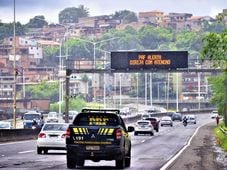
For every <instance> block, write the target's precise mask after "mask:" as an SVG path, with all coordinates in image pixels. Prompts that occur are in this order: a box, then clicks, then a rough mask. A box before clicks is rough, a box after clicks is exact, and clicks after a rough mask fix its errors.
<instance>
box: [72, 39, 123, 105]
mask: <svg viewBox="0 0 227 170" xmlns="http://www.w3.org/2000/svg"><path fill="white" fill-rule="evenodd" d="M118 38H120V37H112V38H109V39H105V40H101V41H97V42H94V41H89V40H86V39H82V38H76V39H78V40H81V41H84V42H87V43H91V44H93V46H94V48H93V60H94V61H93V69H94V70H95V68H96V45H97V44H101V43H104V42H107V41H111V40H115V39H118ZM99 50H100V49H99ZM93 77H94V76H93ZM94 90H96V88H94ZM94 101H96V92H95V91H94Z"/></svg>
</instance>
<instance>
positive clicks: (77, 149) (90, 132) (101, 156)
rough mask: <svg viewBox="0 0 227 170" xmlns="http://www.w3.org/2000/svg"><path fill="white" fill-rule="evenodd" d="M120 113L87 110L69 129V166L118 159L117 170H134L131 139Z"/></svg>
mask: <svg viewBox="0 0 227 170" xmlns="http://www.w3.org/2000/svg"><path fill="white" fill-rule="evenodd" d="M119 113H120V110H113V109H112V110H110V109H109V110H108V109H101V110H100V109H83V110H82V111H81V113H79V114H78V115H77V116H76V117H75V119H74V121H73V123H72V124H71V125H70V126H69V128H68V130H67V138H66V148H67V155H66V160H67V167H68V168H70V169H71V168H75V167H80V166H82V167H83V166H84V162H85V160H92V161H94V162H98V161H100V160H115V162H116V168H119V169H122V168H125V167H130V163H131V139H130V135H129V133H128V132H132V131H134V127H132V126H129V127H128V128H126V126H125V123H124V120H123V119H122V118H121V116H120V115H119Z"/></svg>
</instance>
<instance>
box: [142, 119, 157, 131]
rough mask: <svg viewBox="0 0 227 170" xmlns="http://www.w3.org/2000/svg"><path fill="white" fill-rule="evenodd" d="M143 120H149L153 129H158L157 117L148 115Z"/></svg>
mask: <svg viewBox="0 0 227 170" xmlns="http://www.w3.org/2000/svg"><path fill="white" fill-rule="evenodd" d="M145 120H149V121H150V122H151V124H152V125H153V127H154V130H156V132H158V131H159V122H160V119H159V118H157V117H148V118H146V119H145Z"/></svg>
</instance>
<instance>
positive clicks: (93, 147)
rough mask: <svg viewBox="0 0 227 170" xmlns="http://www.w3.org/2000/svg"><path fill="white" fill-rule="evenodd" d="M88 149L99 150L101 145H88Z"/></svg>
mask: <svg viewBox="0 0 227 170" xmlns="http://www.w3.org/2000/svg"><path fill="white" fill-rule="evenodd" d="M86 150H90V151H98V150H100V146H86Z"/></svg>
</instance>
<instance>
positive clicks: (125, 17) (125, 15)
mask: <svg viewBox="0 0 227 170" xmlns="http://www.w3.org/2000/svg"><path fill="white" fill-rule="evenodd" d="M113 18H114V19H117V20H121V21H122V23H123V24H128V23H131V22H137V21H138V18H137V16H136V14H135V12H132V11H129V10H122V11H116V12H115V14H114V16H113Z"/></svg>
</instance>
